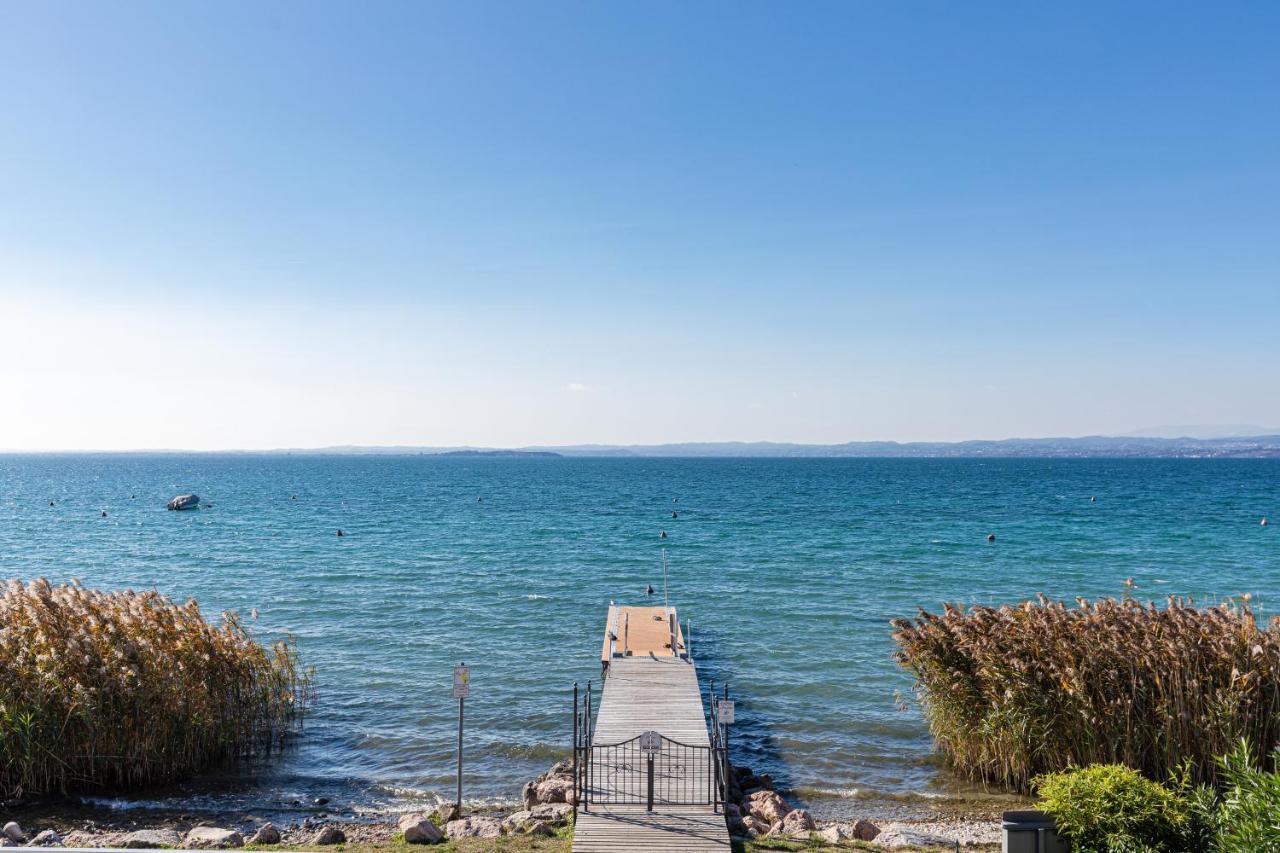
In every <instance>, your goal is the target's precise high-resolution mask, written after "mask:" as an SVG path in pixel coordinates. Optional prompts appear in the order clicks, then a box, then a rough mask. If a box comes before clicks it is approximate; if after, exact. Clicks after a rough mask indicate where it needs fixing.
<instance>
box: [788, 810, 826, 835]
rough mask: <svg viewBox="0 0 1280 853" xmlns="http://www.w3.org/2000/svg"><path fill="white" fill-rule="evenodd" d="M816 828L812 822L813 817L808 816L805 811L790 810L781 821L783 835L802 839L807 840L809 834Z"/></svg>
mask: <svg viewBox="0 0 1280 853" xmlns="http://www.w3.org/2000/svg"><path fill="white" fill-rule="evenodd" d="M817 828H818V827H817V825H816V824H814V822H813V815H811V814H809V812H808V810H807V809H792V810H791V811H789V812H787V815H786V817H784V818H783V819H782V834H783V835H787V836H792V835H798V836H800V837H802V838H808V837H809V833H811V832H813V831H814V830H815V829H817Z"/></svg>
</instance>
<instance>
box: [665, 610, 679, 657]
mask: <svg viewBox="0 0 1280 853" xmlns="http://www.w3.org/2000/svg"><path fill="white" fill-rule="evenodd" d="M667 630H668V631H669V632H670V633H671V656H672V657H673V658H675V659H677V660H679V659H680V647H679V646H677V645H676V615H675V614H674V613H672V612H671V611H670V610H668V611H667Z"/></svg>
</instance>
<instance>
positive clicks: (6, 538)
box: [0, 455, 1280, 815]
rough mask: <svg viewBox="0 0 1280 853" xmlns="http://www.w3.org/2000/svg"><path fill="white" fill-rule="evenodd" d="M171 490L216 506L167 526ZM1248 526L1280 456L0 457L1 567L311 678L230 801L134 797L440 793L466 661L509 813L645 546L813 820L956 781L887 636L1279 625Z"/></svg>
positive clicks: (1269, 547)
mask: <svg viewBox="0 0 1280 853" xmlns="http://www.w3.org/2000/svg"><path fill="white" fill-rule="evenodd" d="M187 491H196V492H198V493H199V494H200V495H201V496H202V497H204V498H205V499H206V500H207V501H211V502H213V504H214V506H213V507H212V508H211V509H204V510H200V511H196V512H185V513H175V512H166V511H165V508H164V505H165V502H166V501H167V500H168V499H169V498H170V497H172V496H173V495H175V494H178V493H181V492H187ZM294 495H296V496H297V499H296V500H293V499H292V496H294ZM135 496H136V497H135ZM479 496H482V497H483V501H477V497H479ZM1091 496H1096V497H1097V501H1096V502H1091V501H1090V497H1091ZM50 500H53V501H55V502H56V503H55V505H54V506H50V505H49V501H50ZM677 501H678V502H677ZM103 510H106V511H107V513H108V516H107V517H106V518H102V517H101V512H102V511H103ZM673 511H675V512H677V513H678V514H679V518H677V519H673V518H672V517H671V513H672V512H673ZM1263 516H1273V517H1275V519H1276V521H1277V522H1280V461H1276V460H896V459H889V460H858V459H846V460H817V459H814V460H808V459H798V460H731V459H720V460H712V459H709V460H674V459H555V458H551V459H536V458H523V459H499V458H488V459H484V458H480V459H477V458H431V457H412V456H406V457H327V456H308V455H287V456H286V455H279V456H235V455H91V456H61V455H59V456H0V576H5V577H18V578H22V579H29V578H33V577H37V576H45V577H48V578H49V579H50V580H53V581H63V580H67V579H70V578H72V577H78V578H80V579H82V580H83V582H84V583H85V584H86V585H90V586H96V587H106V588H118V587H135V588H138V587H155V588H157V589H159V590H161V591H162V592H165V593H167V594H170V595H171V596H173V597H175V598H178V599H185V598H186V597H188V596H193V597H195V598H196V599H197V600H198V601H199V602H200V604H201V606H202V608H203V610H204V612H205V613H206V615H207V616H216V614H217V613H218V612H219V611H221V610H224V609H234V610H238V611H240V612H241V613H243V614H248V613H249V611H250V610H251V609H252V608H257V610H258V612H259V617H258V619H257V620H256V622H254V623H253V624H254V625H255V627H256V630H257V631H258V632H259V634H260V636H261V637H262V638H263V639H265V640H271V639H274V638H276V637H278V636H280V635H282V634H284V633H291V634H293V635H294V636H296V637H297V639H298V642H299V644H300V647H301V649H302V653H303V655H304V657H305V660H306V662H307V663H308V664H311V665H314V666H315V667H316V670H317V676H316V701H315V707H314V711H313V713H312V715H311V717H310V718H309V719H308V721H307V725H306V727H305V730H304V732H303V735H302V739H301V741H300V743H299V745H298V747H297V748H296V749H295V750H293V751H292V752H290V753H289V754H287V755H286V756H285V757H284V758H283V759H281V760H279V761H277V762H275V763H274V764H272V765H271V766H270V767H269V768H267V769H266V770H265V771H264V772H262V773H260V774H258V775H257V776H256V777H254V778H253V779H252V780H246V779H238V780H229V779H226V778H218V779H214V780H207V781H205V782H203V783H201V784H199V785H196V786H193V787H191V788H188V789H184V790H183V791H178V792H150V793H148V794H146V795H142V799H143V800H144V801H146V802H149V803H153V804H159V805H174V806H179V807H183V808H188V809H190V808H208V809H215V810H229V809H238V808H249V807H253V808H254V809H256V810H257V811H260V812H270V813H275V814H285V815H287V814H288V813H289V812H290V810H292V809H295V808H296V807H295V806H294V803H295V801H301V802H304V803H305V802H309V801H310V800H311V799H312V798H314V797H317V796H326V797H329V798H331V799H332V800H333V806H332V808H336V809H337V810H339V811H351V812H354V813H357V814H360V813H365V814H368V813H376V812H381V811H391V810H400V809H408V808H412V807H415V806H420V805H422V804H423V802H424V801H427V802H430V801H434V798H435V795H437V794H441V795H444V796H451V794H450V793H449V792H450V791H451V790H452V784H453V770H454V763H453V762H454V738H455V714H456V704H455V702H454V700H453V699H452V698H451V695H450V668H451V666H452V664H454V663H456V662H457V661H460V660H464V661H466V662H467V663H468V664H470V665H471V667H472V698H471V699H470V700H468V702H467V723H468V731H467V739H466V744H467V773H466V797H467V799H469V800H473V801H483V802H490V803H498V802H510V801H514V800H516V799H517V798H518V796H519V790H520V785H521V783H522V782H523V781H525V780H526V779H528V778H531V777H532V776H534V775H536V774H537V773H539V772H541V771H543V770H545V769H546V767H547V766H548V764H550V762H551V761H552V760H554V759H555V758H557V757H560V756H561V755H562V754H564V753H565V752H566V751H567V748H568V745H569V742H570V737H571V732H570V728H569V725H570V718H571V698H572V694H571V685H572V683H573V682H574V681H575V680H577V681H579V682H581V683H583V684H585V683H586V681H587V680H588V679H596V678H598V675H599V651H600V640H601V636H602V631H603V627H604V618H605V610H606V606H607V605H608V603H609V601H610V600H611V599H612V600H615V601H618V602H620V603H643V599H644V595H643V590H644V587H645V584H646V583H651V584H653V586H654V587H655V588H656V589H657V590H658V595H659V596H661V592H662V570H661V554H660V549H661V548H662V547H664V546H665V547H666V549H667V552H668V557H669V562H670V568H671V571H670V595H671V600H672V603H673V604H676V605H677V606H678V607H679V609H680V613H681V616H682V618H687V619H690V620H692V623H693V628H692V643H693V651H694V656H695V658H696V659H697V660H698V663H699V669H700V672H701V675H702V677H703V678H704V680H705V679H715V681H716V682H717V683H721V682H723V681H725V680H728V681H729V682H730V685H731V688H730V689H731V691H732V693H733V695H734V696H735V698H736V699H737V720H738V722H737V725H736V726H735V731H734V736H733V745H734V753H735V761H738V762H740V763H748V764H751V765H752V766H754V767H755V768H756V770H757V772H761V771H765V772H770V773H772V774H773V775H774V776H775V778H776V779H778V780H779V782H780V783H781V784H782V785H783V786H784V787H788V788H791V789H793V790H794V791H795V792H796V794H797V795H798V797H799V798H800V799H801V800H805V801H807V802H808V803H809V804H810V805H811V806H812V807H813V808H814V809H815V810H816V811H817V812H819V813H820V814H839V813H847V812H849V811H850V810H854V809H864V810H865V809H867V808H870V807H873V806H874V805H875V804H876V803H882V802H892V801H910V800H912V799H913V798H918V797H921V796H924V797H926V798H927V797H940V798H945V797H948V796H951V795H953V794H955V793H956V792H958V791H963V790H964V789H963V788H962V787H961V786H957V785H956V784H954V782H953V780H950V779H949V778H948V777H947V775H946V774H945V772H942V771H940V770H939V768H938V767H937V766H936V765H935V763H934V762H933V761H932V760H931V758H930V741H929V737H928V734H927V732H926V730H925V727H924V724H923V722H922V719H921V717H920V715H919V713H918V711H917V710H915V709H914V708H913V709H912V710H909V711H901V710H898V709H897V708H896V703H895V693H898V692H901V693H903V694H907V695H909V693H910V687H911V683H910V679H909V678H908V677H906V676H905V675H904V674H903V673H902V672H901V671H900V670H899V669H898V668H897V666H896V665H895V663H894V661H893V659H892V652H893V645H892V641H891V639H890V636H889V633H890V629H889V620H890V619H891V618H894V617H898V616H911V615H913V614H914V613H915V612H916V609H917V607H919V606H925V607H928V608H936V607H937V606H938V605H939V604H940V603H941V602H943V601H946V600H956V601H967V602H968V601H977V602H985V603H998V602H1006V601H1009V602H1011V601H1017V600H1021V599H1023V598H1026V597H1029V596H1032V595H1034V594H1035V593H1037V592H1044V593H1046V594H1048V595H1050V596H1055V597H1062V598H1068V599H1070V598H1073V597H1075V596H1077V595H1085V596H1090V597H1092V596H1098V595H1116V594H1120V593H1121V592H1122V590H1123V582H1124V579H1125V578H1128V577H1132V578H1134V579H1135V582H1136V584H1137V594H1138V595H1139V596H1149V597H1153V598H1163V597H1164V596H1166V595H1190V596H1194V597H1195V598H1196V599H1197V600H1200V601H1205V602H1214V601H1217V600H1220V599H1222V598H1224V597H1228V596H1233V595H1237V594H1240V593H1245V592H1249V593H1252V594H1253V595H1254V602H1255V604H1256V605H1257V606H1258V607H1259V608H1261V609H1263V610H1264V611H1265V612H1268V613H1272V614H1274V613H1276V612H1280V524H1273V525H1271V526H1269V527H1262V526H1261V525H1260V524H1259V519H1260V518H1262V517H1263ZM338 528H342V529H343V530H344V531H345V533H346V534H347V535H346V536H345V537H343V538H338V537H337V536H336V535H335V531H336V530H337V529H338ZM662 530H666V531H667V532H668V537H669V538H667V539H666V540H661V539H659V532H660V531H662ZM988 533H995V534H997V540H996V541H995V542H994V543H988V542H987V541H986V539H987V534H988Z"/></svg>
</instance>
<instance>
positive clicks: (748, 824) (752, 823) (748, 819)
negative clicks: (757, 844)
mask: <svg viewBox="0 0 1280 853" xmlns="http://www.w3.org/2000/svg"><path fill="white" fill-rule="evenodd" d="M742 825H743V826H744V827H745V828H746V830H747V832H749V833H750V834H751V835H753V836H755V835H765V834H766V833H768V832H769V824H768V823H766V822H764V821H763V820H761V819H760V818H758V817H756V816H755V815H752V814H747V815H743V816H742Z"/></svg>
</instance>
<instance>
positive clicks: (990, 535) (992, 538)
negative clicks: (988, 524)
mask: <svg viewBox="0 0 1280 853" xmlns="http://www.w3.org/2000/svg"><path fill="white" fill-rule="evenodd" d="M987 541H988V542H994V541H996V535H995V534H994V533H988V534H987Z"/></svg>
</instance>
